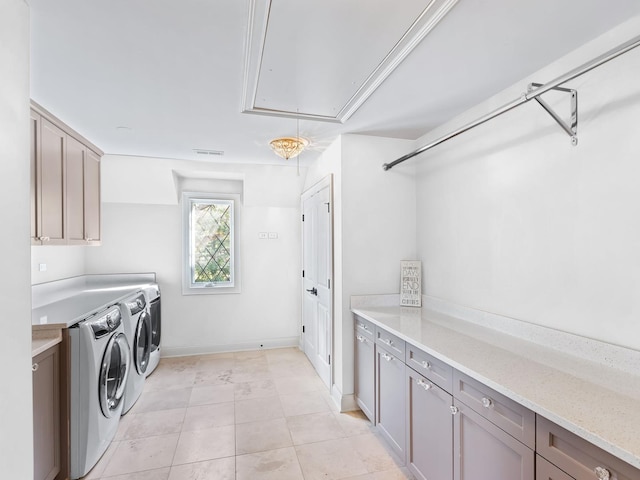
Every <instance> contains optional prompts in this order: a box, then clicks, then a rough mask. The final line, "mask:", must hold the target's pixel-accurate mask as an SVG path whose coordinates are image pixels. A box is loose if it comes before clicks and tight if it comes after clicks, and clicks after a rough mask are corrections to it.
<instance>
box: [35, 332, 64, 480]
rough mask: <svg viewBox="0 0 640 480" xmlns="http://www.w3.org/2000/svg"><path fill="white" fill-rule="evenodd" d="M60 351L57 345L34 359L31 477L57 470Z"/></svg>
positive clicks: (47, 478) (45, 478)
mask: <svg viewBox="0 0 640 480" xmlns="http://www.w3.org/2000/svg"><path fill="white" fill-rule="evenodd" d="M59 358H60V355H59V349H58V346H57V345H56V346H55V347H52V348H50V349H49V350H46V351H44V352H42V353H41V354H40V355H38V356H37V357H35V358H34V359H33V368H32V370H33V455H34V456H33V472H34V476H33V478H34V480H52V479H53V478H55V476H56V475H57V474H58V472H59V471H60V390H59V388H60V376H59V375H60V373H59V372H60V366H59V364H60V360H59Z"/></svg>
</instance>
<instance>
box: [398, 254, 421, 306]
mask: <svg viewBox="0 0 640 480" xmlns="http://www.w3.org/2000/svg"><path fill="white" fill-rule="evenodd" d="M400 272H401V273H400V306H401V307H421V306H422V262H421V261H420V260H402V261H401V262H400Z"/></svg>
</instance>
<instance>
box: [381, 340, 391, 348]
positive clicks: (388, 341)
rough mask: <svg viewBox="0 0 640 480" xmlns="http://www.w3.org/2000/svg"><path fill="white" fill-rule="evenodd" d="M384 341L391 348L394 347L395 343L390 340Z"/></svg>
mask: <svg viewBox="0 0 640 480" xmlns="http://www.w3.org/2000/svg"><path fill="white" fill-rule="evenodd" d="M382 341H383V342H384V343H386V344H387V345H389V346H390V347H392V346H393V342H392V341H391V340H390V339H389V338H383V339H382Z"/></svg>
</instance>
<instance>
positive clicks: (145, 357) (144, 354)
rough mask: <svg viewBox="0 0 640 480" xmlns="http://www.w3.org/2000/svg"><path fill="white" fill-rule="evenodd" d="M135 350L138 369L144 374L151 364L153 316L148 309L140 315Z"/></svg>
mask: <svg viewBox="0 0 640 480" xmlns="http://www.w3.org/2000/svg"><path fill="white" fill-rule="evenodd" d="M133 351H134V352H135V353H134V355H135V357H136V358H135V363H136V370H137V371H138V373H139V374H140V375H144V373H145V372H146V371H147V367H148V366H149V355H150V353H151V316H150V315H149V313H148V312H147V311H146V310H145V311H144V312H142V314H141V315H140V316H139V317H138V325H137V326H136V336H135V339H134V344H133Z"/></svg>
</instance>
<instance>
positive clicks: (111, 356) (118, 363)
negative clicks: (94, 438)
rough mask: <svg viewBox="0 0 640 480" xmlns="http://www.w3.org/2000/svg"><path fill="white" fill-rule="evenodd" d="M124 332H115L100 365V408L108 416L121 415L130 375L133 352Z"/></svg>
mask: <svg viewBox="0 0 640 480" xmlns="http://www.w3.org/2000/svg"><path fill="white" fill-rule="evenodd" d="M130 348H131V347H130V346H129V342H127V337H126V336H125V334H124V333H115V334H114V335H113V336H112V337H111V338H110V339H109V343H108V344H107V348H106V349H105V352H104V357H103V358H102V366H101V367H100V387H99V389H100V390H99V392H98V396H99V397H100V408H101V409H102V414H103V415H104V416H105V417H107V418H112V417H115V416H120V409H119V408H118V407H120V403H121V402H122V398H123V395H124V387H125V385H126V383H127V377H128V375H129V367H130V365H131V353H130Z"/></svg>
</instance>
